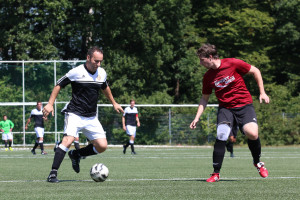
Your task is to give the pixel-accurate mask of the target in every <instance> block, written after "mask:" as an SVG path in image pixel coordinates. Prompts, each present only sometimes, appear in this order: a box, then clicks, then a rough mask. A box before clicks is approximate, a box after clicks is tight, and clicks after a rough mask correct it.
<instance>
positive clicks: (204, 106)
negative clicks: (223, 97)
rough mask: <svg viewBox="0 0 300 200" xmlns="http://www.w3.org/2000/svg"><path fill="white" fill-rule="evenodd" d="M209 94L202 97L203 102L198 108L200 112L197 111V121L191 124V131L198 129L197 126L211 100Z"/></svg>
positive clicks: (201, 101)
mask: <svg viewBox="0 0 300 200" xmlns="http://www.w3.org/2000/svg"><path fill="white" fill-rule="evenodd" d="M209 96H210V95H209V94H203V95H202V97H201V100H200V103H199V106H198V110H197V114H196V117H195V119H194V120H193V121H192V123H191V124H190V128H191V129H195V128H196V125H197V123H198V121H199V119H200V117H201V115H202V113H203V111H204V110H205V108H206V105H207V103H208V100H209Z"/></svg>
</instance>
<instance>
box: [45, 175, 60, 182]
mask: <svg viewBox="0 0 300 200" xmlns="http://www.w3.org/2000/svg"><path fill="white" fill-rule="evenodd" d="M47 181H48V182H50V183H58V182H59V180H58V179H57V177H56V174H49V176H48V178H47Z"/></svg>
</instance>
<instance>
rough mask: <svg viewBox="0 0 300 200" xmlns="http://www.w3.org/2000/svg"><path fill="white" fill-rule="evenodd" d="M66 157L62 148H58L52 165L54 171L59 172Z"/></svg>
mask: <svg viewBox="0 0 300 200" xmlns="http://www.w3.org/2000/svg"><path fill="white" fill-rule="evenodd" d="M65 155H66V152H65V151H64V150H62V149H61V148H60V147H58V148H57V149H56V151H55V155H54V160H53V164H52V171H53V170H58V168H59V167H60V164H61V163H62V161H63V159H64V157H65Z"/></svg>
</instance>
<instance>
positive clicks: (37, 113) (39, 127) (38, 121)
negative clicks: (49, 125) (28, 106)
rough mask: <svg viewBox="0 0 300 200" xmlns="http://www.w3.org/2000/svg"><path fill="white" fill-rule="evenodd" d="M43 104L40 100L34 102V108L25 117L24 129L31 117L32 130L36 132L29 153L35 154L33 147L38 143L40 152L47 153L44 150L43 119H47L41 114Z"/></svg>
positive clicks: (26, 127)
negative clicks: (26, 117)
mask: <svg viewBox="0 0 300 200" xmlns="http://www.w3.org/2000/svg"><path fill="white" fill-rule="evenodd" d="M42 107H43V104H42V102H40V101H38V102H37V103H36V108H35V109H33V110H32V111H31V113H30V117H29V118H28V119H27V122H26V125H25V129H26V130H27V129H28V124H29V123H30V122H31V118H33V120H34V131H35V133H36V140H35V144H34V146H33V148H32V150H31V153H32V154H33V155H35V154H36V153H35V149H36V148H37V147H38V146H39V145H40V148H41V154H42V155H47V153H46V152H45V151H44V130H45V129H44V120H47V118H46V117H44V116H43V112H42Z"/></svg>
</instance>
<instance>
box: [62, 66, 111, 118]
mask: <svg viewBox="0 0 300 200" xmlns="http://www.w3.org/2000/svg"><path fill="white" fill-rule="evenodd" d="M106 76H107V75H106V72H105V70H104V69H103V68H101V67H99V68H98V69H97V71H96V72H95V73H93V74H92V73H91V72H89V71H88V69H87V67H86V65H85V64H82V65H79V66H78V67H75V68H74V69H71V70H70V71H69V72H68V73H67V74H66V75H65V76H63V77H62V78H61V79H59V80H58V81H57V85H59V86H61V87H62V88H64V87H65V86H66V85H68V84H69V83H71V86H72V99H71V101H70V102H69V104H68V105H67V107H66V108H65V109H64V110H63V111H62V112H70V113H74V114H76V115H80V116H84V117H93V116H96V110H97V102H98V97H99V91H100V89H103V90H104V89H105V88H106V87H107V86H108V84H107V81H106Z"/></svg>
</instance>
